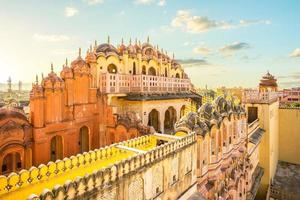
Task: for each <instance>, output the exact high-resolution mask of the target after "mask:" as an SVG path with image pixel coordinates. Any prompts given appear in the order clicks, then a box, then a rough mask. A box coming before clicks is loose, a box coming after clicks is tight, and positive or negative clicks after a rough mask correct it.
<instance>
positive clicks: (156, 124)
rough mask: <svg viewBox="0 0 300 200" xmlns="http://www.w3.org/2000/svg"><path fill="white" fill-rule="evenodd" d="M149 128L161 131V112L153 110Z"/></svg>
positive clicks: (149, 117)
mask: <svg viewBox="0 0 300 200" xmlns="http://www.w3.org/2000/svg"><path fill="white" fill-rule="evenodd" d="M148 126H153V128H154V129H155V130H156V131H157V132H158V131H159V112H158V111H157V110H156V109H153V110H152V111H151V112H150V113H149V115H148Z"/></svg>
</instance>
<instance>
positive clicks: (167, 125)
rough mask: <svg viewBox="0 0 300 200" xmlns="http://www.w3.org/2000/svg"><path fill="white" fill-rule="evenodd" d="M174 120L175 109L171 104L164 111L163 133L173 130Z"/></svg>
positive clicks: (169, 132)
mask: <svg viewBox="0 0 300 200" xmlns="http://www.w3.org/2000/svg"><path fill="white" fill-rule="evenodd" d="M176 120H177V119H176V110H175V108H174V107H172V106H171V107H169V108H168V109H167V110H166V112H165V120H164V133H167V134H171V133H172V132H173V131H174V124H175V122H176Z"/></svg>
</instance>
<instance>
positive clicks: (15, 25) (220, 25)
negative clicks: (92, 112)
mask: <svg viewBox="0 0 300 200" xmlns="http://www.w3.org/2000/svg"><path fill="white" fill-rule="evenodd" d="M299 10H300V1H299V0H264V1H262V0H248V1H245V0H234V1H233V0H188V1H187V0H186V1H183V0H72V1H71V0H65V1H62V0H51V1H50V0H49V1H46V0H43V1H38V0H26V1H21V0H0V69H1V73H0V82H6V80H7V79H8V77H9V76H11V78H12V80H13V82H17V81H19V80H22V81H23V82H33V81H34V80H35V75H36V74H38V75H40V74H41V73H44V74H47V73H49V72H50V63H51V62H53V63H54V70H55V71H56V72H57V73H58V72H60V70H61V69H62V65H63V63H64V62H65V58H66V57H67V58H68V59H69V60H70V61H72V60H73V59H75V58H76V57H77V55H78V53H77V52H78V48H79V47H81V48H82V49H83V51H85V50H86V49H87V48H88V47H89V45H90V44H91V43H94V40H97V41H98V44H99V43H105V42H106V41H107V37H108V35H109V36H110V40H111V43H112V44H114V45H115V46H117V45H118V44H120V42H121V39H122V38H124V42H125V43H126V44H128V42H129V39H130V38H132V40H133V41H134V40H135V38H137V39H138V40H141V42H145V41H146V39H147V36H149V37H150V43H152V44H153V45H159V48H163V49H164V50H166V51H167V52H168V54H169V55H170V56H171V55H172V54H173V53H174V54H175V59H178V60H180V61H181V62H182V64H183V66H184V69H185V71H186V72H187V74H188V75H189V77H190V78H191V80H192V82H193V83H194V84H195V85H196V86H198V87H202V88H203V87H205V86H206V85H207V86H208V88H216V87H220V86H227V87H234V86H242V87H256V86H257V85H258V82H259V80H260V78H261V77H262V75H264V74H266V72H267V71H268V70H269V71H270V73H271V74H273V75H275V76H276V77H277V78H278V82H279V85H280V87H281V88H288V87H296V86H300V23H299V19H300V12H299Z"/></svg>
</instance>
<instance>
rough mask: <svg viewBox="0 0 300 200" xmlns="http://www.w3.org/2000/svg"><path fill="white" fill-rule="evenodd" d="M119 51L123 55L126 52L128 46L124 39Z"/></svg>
mask: <svg viewBox="0 0 300 200" xmlns="http://www.w3.org/2000/svg"><path fill="white" fill-rule="evenodd" d="M119 51H120V53H121V54H123V53H124V52H125V51H126V46H125V44H124V40H123V38H122V42H121V45H120V46H119Z"/></svg>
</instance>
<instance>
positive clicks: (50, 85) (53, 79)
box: [42, 64, 64, 89]
mask: <svg viewBox="0 0 300 200" xmlns="http://www.w3.org/2000/svg"><path fill="white" fill-rule="evenodd" d="M42 86H43V88H45V89H63V88H64V81H63V80H62V79H61V78H60V77H59V76H57V74H56V73H55V72H54V71H53V64H51V72H50V73H49V74H48V76H47V77H45V78H44V79H43V80H42Z"/></svg>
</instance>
